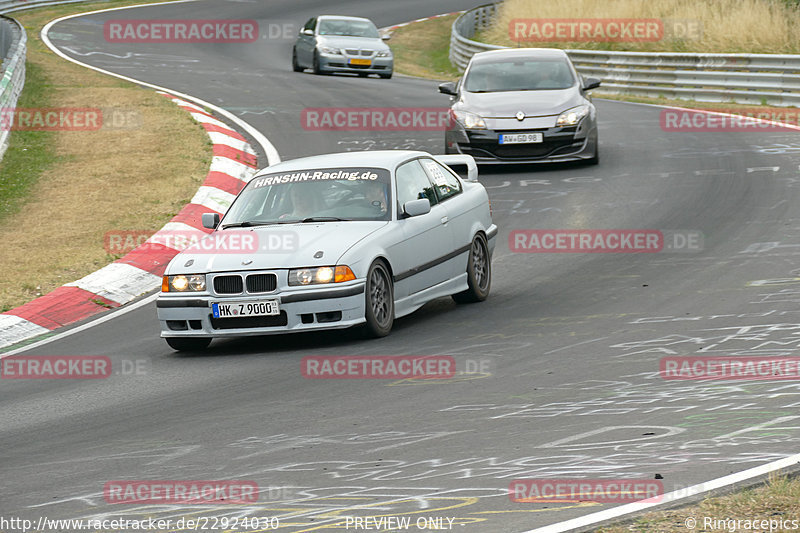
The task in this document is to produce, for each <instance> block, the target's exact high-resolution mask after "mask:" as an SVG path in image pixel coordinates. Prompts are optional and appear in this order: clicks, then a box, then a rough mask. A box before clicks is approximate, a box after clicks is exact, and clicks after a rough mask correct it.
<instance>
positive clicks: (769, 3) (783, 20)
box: [479, 0, 800, 54]
mask: <svg viewBox="0 0 800 533" xmlns="http://www.w3.org/2000/svg"><path fill="white" fill-rule="evenodd" d="M520 18H529V19H530V18H561V19H565V18H567V19H575V18H581V19H583V18H587V19H596V18H657V19H662V20H664V21H665V28H669V27H670V26H669V23H670V20H675V19H681V20H690V21H699V22H700V24H701V27H702V34H701V36H700V37H699V38H698V37H696V36H693V37H692V38H684V39H680V38H665V39H663V40H661V41H658V42H641V43H637V42H621V43H618V42H612V43H600V42H559V43H554V42H521V43H518V42H514V41H512V40H511V38H510V35H509V23H510V21H511V20H513V19H520ZM479 39H480V40H483V41H485V42H491V43H496V44H502V45H506V46H533V47H558V48H582V49H610V50H641V51H656V50H657V51H670V50H672V51H694V52H744V53H765V54H768V53H775V54H781V53H798V52H800V8H798V7H797V6H792V5H789V4H788V3H785V2H783V1H782V0H546V1H540V0H506V1H505V2H503V3H502V4H500V7H499V12H498V16H497V18H496V20H495V22H494V24H493V26H492V27H491V28H489V29H487V30H486V31H484V32H482V33H481V34H480V35H479Z"/></svg>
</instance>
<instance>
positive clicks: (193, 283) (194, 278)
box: [161, 274, 206, 292]
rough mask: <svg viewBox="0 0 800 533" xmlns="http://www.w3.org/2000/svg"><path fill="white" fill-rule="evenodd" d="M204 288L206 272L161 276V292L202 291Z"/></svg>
mask: <svg viewBox="0 0 800 533" xmlns="http://www.w3.org/2000/svg"><path fill="white" fill-rule="evenodd" d="M204 290H206V275H205V274H180V275H177V276H163V277H162V278H161V292H201V291H204Z"/></svg>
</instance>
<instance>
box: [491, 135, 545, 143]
mask: <svg viewBox="0 0 800 533" xmlns="http://www.w3.org/2000/svg"><path fill="white" fill-rule="evenodd" d="M540 142H544V134H543V133H542V132H536V133H501V134H500V144H528V143H540Z"/></svg>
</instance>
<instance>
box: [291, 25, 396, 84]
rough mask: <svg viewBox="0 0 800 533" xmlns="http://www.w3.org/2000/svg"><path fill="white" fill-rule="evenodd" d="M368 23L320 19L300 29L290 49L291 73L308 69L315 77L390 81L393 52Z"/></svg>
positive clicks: (384, 38)
mask: <svg viewBox="0 0 800 533" xmlns="http://www.w3.org/2000/svg"><path fill="white" fill-rule="evenodd" d="M387 39H389V36H388V35H384V36H381V35H380V34H379V33H378V30H377V28H376V27H375V24H373V23H372V21H371V20H369V19H365V18H360V17H341V16H332V15H323V16H319V17H313V18H311V19H309V20H308V22H306V24H305V26H303V28H301V29H300V34H299V35H298V36H297V41H296V42H295V44H294V47H293V48H292V69H293V70H294V71H295V72H301V71H303V70H305V69H306V68H311V69H312V70H313V71H314V74H330V73H332V72H352V73H354V74H358V75H359V76H367V75H369V74H377V75H379V76H380V77H381V78H391V77H392V73H393V72H394V57H393V56H392V50H391V49H390V48H389V46H387V45H386V43H384V42H383V41H385V40H387Z"/></svg>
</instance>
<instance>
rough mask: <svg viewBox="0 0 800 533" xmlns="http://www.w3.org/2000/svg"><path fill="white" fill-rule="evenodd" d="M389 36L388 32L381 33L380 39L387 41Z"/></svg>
mask: <svg viewBox="0 0 800 533" xmlns="http://www.w3.org/2000/svg"><path fill="white" fill-rule="evenodd" d="M391 38H392V36H391V35H390V34H388V33H384V34H383V35H381V40H383V41H388V40H389V39H391Z"/></svg>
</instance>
